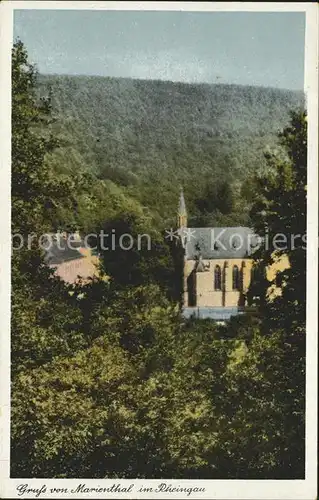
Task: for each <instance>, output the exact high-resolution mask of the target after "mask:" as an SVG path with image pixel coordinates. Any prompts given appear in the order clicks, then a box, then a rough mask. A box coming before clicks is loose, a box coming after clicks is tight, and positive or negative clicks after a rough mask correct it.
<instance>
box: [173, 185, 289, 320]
mask: <svg viewBox="0 0 319 500" xmlns="http://www.w3.org/2000/svg"><path fill="white" fill-rule="evenodd" d="M187 222H188V221H187V210H186V203H185V199H184V194H183V191H181V194H180V199H179V207H178V233H179V236H180V241H181V244H182V247H183V254H184V257H183V258H184V263H183V297H182V299H183V305H182V313H183V316H184V317H185V318H190V317H192V316H195V317H197V318H203V319H205V318H211V319H215V320H219V321H225V320H228V319H230V317H231V316H236V315H238V314H242V313H244V312H247V311H248V310H250V309H251V308H249V307H248V305H247V298H246V296H247V291H248V289H249V286H250V283H251V280H252V275H253V262H254V261H253V258H252V253H253V251H254V249H256V247H257V245H258V241H259V238H258V236H257V235H255V234H254V232H253V231H252V229H250V228H248V227H224V228H223V227H218V228H212V227H192V228H191V227H188V224H187ZM283 267H287V263H284V266H283V265H282V263H281V264H280V265H279V267H278V266H276V269H271V270H268V272H267V275H268V279H269V278H272V277H274V275H275V274H276V272H277V271H278V270H280V269H281V268H283ZM270 281H271V280H270Z"/></svg>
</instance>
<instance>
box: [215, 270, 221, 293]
mask: <svg viewBox="0 0 319 500" xmlns="http://www.w3.org/2000/svg"><path fill="white" fill-rule="evenodd" d="M214 285H215V290H221V289H222V270H221V268H220V266H218V265H217V266H215V271H214Z"/></svg>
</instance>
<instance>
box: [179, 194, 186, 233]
mask: <svg viewBox="0 0 319 500" xmlns="http://www.w3.org/2000/svg"><path fill="white" fill-rule="evenodd" d="M177 224H178V228H179V229H182V228H184V227H187V212H186V203H185V198H184V192H183V188H182V187H181V192H180V195H179V205H178V212H177Z"/></svg>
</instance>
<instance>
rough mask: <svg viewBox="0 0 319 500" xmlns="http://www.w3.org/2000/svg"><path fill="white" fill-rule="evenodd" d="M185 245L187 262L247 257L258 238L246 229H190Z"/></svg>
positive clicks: (250, 230)
mask: <svg viewBox="0 0 319 500" xmlns="http://www.w3.org/2000/svg"><path fill="white" fill-rule="evenodd" d="M188 234H189V236H188V237H187V239H186V243H185V257H186V259H187V260H196V259H198V258H199V257H201V258H202V259H242V258H244V257H249V256H250V255H251V254H252V253H253V250H254V247H255V246H256V245H257V244H258V237H257V236H256V235H255V234H254V232H253V231H252V229H250V228H248V227H215V228H214V227H192V228H188Z"/></svg>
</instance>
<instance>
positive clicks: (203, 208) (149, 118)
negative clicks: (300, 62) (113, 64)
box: [37, 76, 303, 226]
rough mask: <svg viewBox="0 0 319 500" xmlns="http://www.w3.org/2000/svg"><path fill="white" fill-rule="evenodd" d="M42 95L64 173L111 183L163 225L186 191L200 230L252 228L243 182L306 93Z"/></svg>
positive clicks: (47, 79) (88, 87) (75, 91)
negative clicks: (49, 107)
mask: <svg viewBox="0 0 319 500" xmlns="http://www.w3.org/2000/svg"><path fill="white" fill-rule="evenodd" d="M37 90H38V93H39V95H44V96H45V95H48V93H49V91H51V94H52V110H53V114H54V116H55V117H56V118H57V120H56V122H55V125H54V127H55V128H54V132H55V135H56V136H58V137H60V138H61V140H62V143H63V145H64V146H63V147H60V148H59V150H58V151H57V152H56V153H55V157H54V163H55V164H56V165H57V166H58V167H59V168H60V169H62V170H67V171H69V172H72V171H73V172H74V171H78V170H79V169H82V170H83V171H88V172H91V173H94V174H95V175H96V176H97V177H99V178H100V179H109V180H112V181H113V182H115V183H116V184H118V185H120V186H122V187H123V188H124V189H125V192H126V193H127V194H129V195H130V196H132V197H134V198H135V199H138V201H140V202H141V204H142V205H146V206H148V207H152V210H153V211H155V212H157V214H158V215H159V217H160V218H161V219H162V221H163V224H169V223H172V220H173V221H174V222H175V219H174V217H175V212H176V205H177V198H178V192H179V187H180V185H181V184H182V185H183V187H184V190H185V195H186V199H187V201H188V205H189V212H190V217H191V219H190V223H191V224H194V225H196V226H197V225H206V224H212V223H214V224H215V225H216V224H219V225H220V224H223V223H225V225H230V226H231V225H236V224H237V223H242V224H244V223H246V222H248V206H249V202H250V201H251V197H252V196H253V193H251V190H249V186H247V184H246V181H247V178H248V177H250V176H251V174H252V173H256V172H263V171H264V170H265V169H267V163H266V161H265V158H264V151H265V149H267V148H273V147H274V146H275V144H276V143H277V140H276V138H277V134H278V131H279V130H281V129H282V128H283V127H284V126H285V125H286V124H287V122H288V120H289V110H290V109H295V108H298V107H300V106H302V104H303V94H302V93H301V92H293V91H286V90H278V89H271V88H258V87H247V86H239V85H209V84H185V83H173V82H165V81H142V80H133V79H131V80H130V79H124V78H123V79H116V78H103V77H81V76H72V77H71V76H41V77H40V78H39V81H38V89H37ZM61 146H62V144H61ZM277 147H279V145H278V144H277ZM52 160H53V159H52ZM244 181H245V187H244V188H242V186H243V182H244ZM230 189H232V190H233V191H234V196H233V198H234V200H233V201H232V200H231V198H232V197H231V193H230ZM224 191H225V193H224ZM235 200H236V203H235Z"/></svg>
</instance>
